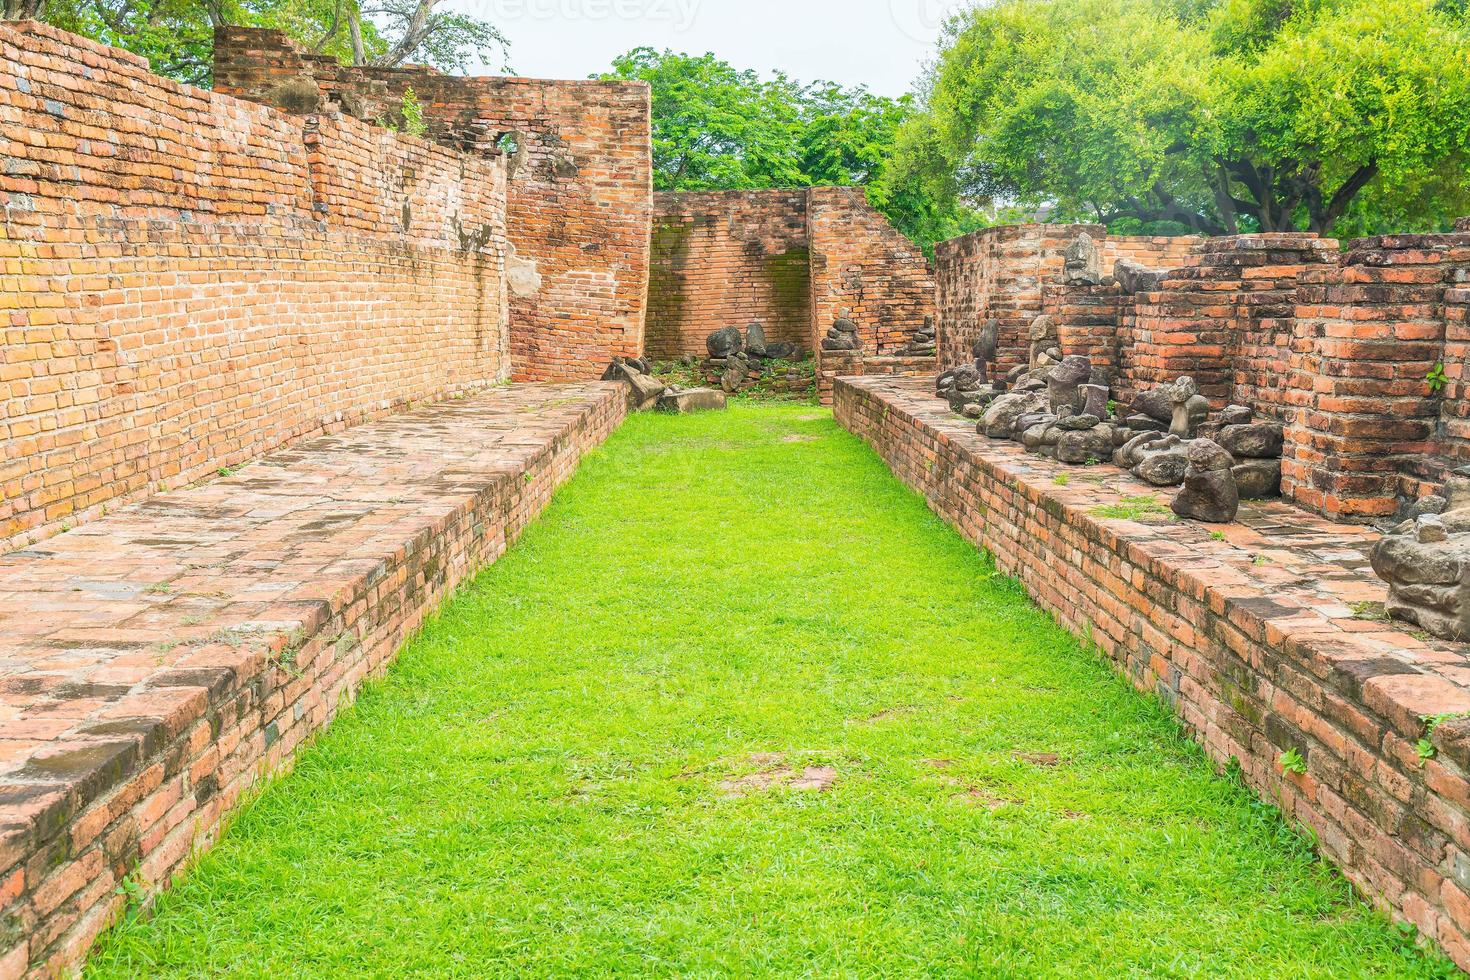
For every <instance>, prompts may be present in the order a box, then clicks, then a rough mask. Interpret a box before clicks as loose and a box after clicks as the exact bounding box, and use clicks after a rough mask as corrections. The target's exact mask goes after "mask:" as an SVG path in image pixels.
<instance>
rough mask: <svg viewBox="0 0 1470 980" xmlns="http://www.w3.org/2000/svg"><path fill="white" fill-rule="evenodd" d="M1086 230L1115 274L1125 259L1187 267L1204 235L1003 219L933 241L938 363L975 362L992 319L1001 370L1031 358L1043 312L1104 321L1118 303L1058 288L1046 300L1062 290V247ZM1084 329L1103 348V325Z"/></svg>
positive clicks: (1092, 344)
mask: <svg viewBox="0 0 1470 980" xmlns="http://www.w3.org/2000/svg"><path fill="white" fill-rule="evenodd" d="M1082 232H1087V233H1088V234H1089V235H1091V236H1092V237H1093V239H1094V240H1095V241H1096V242H1097V244H1098V247H1099V249H1100V251H1101V252H1102V271H1103V273H1104V274H1105V275H1106V274H1111V273H1112V270H1113V265H1114V263H1115V262H1117V260H1118V259H1121V258H1130V259H1133V260H1134V261H1136V262H1140V263H1142V264H1143V265H1146V266H1148V267H1150V268H1159V269H1168V268H1175V267H1177V266H1182V265H1183V264H1185V262H1186V260H1187V258H1188V256H1189V254H1190V252H1191V250H1192V249H1193V248H1194V246H1195V245H1196V244H1198V243H1199V241H1200V240H1199V239H1198V238H1193V237H1185V238H1161V237H1126V236H1119V237H1115V238H1108V237H1107V229H1105V228H1104V227H1103V226H1102V225H1050V224H1029V225H1000V226H997V227H994V228H986V229H983V230H981V231H977V232H974V233H973V234H970V235H965V236H964V237H962V238H956V239H952V240H950V241H947V242H940V243H939V244H938V245H937V246H936V247H935V250H936V259H937V263H936V278H937V281H938V300H937V303H938V310H939V363H940V365H941V366H942V367H945V368H950V367H954V366H955V365H956V364H961V363H964V362H966V361H969V360H970V359H971V347H973V346H974V343H975V341H976V340H977V339H978V338H979V335H980V327H981V325H982V324H983V323H984V322H985V321H986V320H990V319H995V320H998V321H999V322H1000V351H999V357H998V361H999V363H1000V365H1001V370H1002V372H1004V371H1007V370H1009V369H1010V368H1012V367H1015V366H1016V365H1018V364H1024V363H1026V359H1027V356H1028V353H1029V345H1028V343H1027V340H1026V334H1027V330H1028V328H1029V327H1030V326H1031V321H1032V320H1034V319H1036V317H1038V316H1040V315H1041V314H1042V313H1043V312H1050V313H1063V314H1064V315H1070V314H1071V313H1074V312H1075V314H1076V315H1077V316H1079V317H1081V318H1082V319H1081V320H1079V322H1078V324H1077V326H1085V327H1094V328H1095V327H1106V326H1107V324H1108V322H1109V315H1108V310H1109V308H1110V307H1112V306H1114V305H1115V304H1114V302H1113V301H1110V300H1105V299H1092V300H1082V299H1080V297H1072V296H1069V297H1066V298H1064V297H1063V296H1062V294H1061V293H1060V292H1056V293H1051V294H1050V298H1048V297H1049V294H1048V290H1049V289H1050V287H1053V286H1055V287H1056V288H1057V289H1058V290H1060V288H1061V277H1062V257H1063V253H1064V252H1065V251H1066V249H1067V246H1068V245H1070V244H1072V242H1073V241H1074V240H1075V239H1076V238H1077V236H1078V235H1079V234H1081V233H1082ZM1098 295H1099V296H1101V295H1105V294H1098ZM1066 303H1072V304H1073V305H1076V306H1078V307H1079V308H1078V309H1076V310H1069V311H1064V310H1062V309H1061V306H1062V305H1064V304H1066ZM1049 304H1051V305H1055V307H1056V308H1055V309H1053V308H1051V306H1050V305H1049ZM1119 315H1121V312H1120V314H1119ZM1098 317H1101V318H1102V319H1101V320H1099V319H1098ZM1102 333H1105V331H1103V332H1102ZM1082 335H1084V336H1086V337H1087V338H1089V339H1088V340H1086V342H1085V345H1086V346H1087V347H1089V349H1094V350H1096V351H1098V352H1099V353H1102V352H1103V350H1104V348H1105V347H1106V346H1107V345H1106V343H1105V341H1104V340H1103V339H1102V336H1101V333H1100V332H1099V331H1097V330H1086V331H1083V332H1082Z"/></svg>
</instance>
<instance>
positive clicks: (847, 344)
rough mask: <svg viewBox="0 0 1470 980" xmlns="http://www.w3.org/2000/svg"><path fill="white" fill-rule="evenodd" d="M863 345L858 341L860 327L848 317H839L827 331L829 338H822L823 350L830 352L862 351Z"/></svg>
mask: <svg viewBox="0 0 1470 980" xmlns="http://www.w3.org/2000/svg"><path fill="white" fill-rule="evenodd" d="M861 349H862V344H861V343H859V341H858V325H857V324H856V323H853V322H852V321H851V320H849V319H848V318H847V317H845V316H844V317H838V318H837V320H836V321H835V322H833V324H832V326H831V327H829V328H828V330H827V336H825V337H823V338H822V350H828V351H855V350H861Z"/></svg>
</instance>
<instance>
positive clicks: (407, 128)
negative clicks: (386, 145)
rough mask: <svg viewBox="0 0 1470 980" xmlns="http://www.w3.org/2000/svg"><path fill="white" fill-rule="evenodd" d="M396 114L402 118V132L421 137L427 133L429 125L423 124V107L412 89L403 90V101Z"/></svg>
mask: <svg viewBox="0 0 1470 980" xmlns="http://www.w3.org/2000/svg"><path fill="white" fill-rule="evenodd" d="M398 114H399V115H400V116H402V117H403V131H404V132H405V133H407V134H408V135H410V136H423V135H424V134H425V133H427V132H428V131H429V124H428V123H426V122H424V106H423V103H421V102H420V101H419V97H418V96H417V95H415V94H414V91H413V89H412V88H408V89H405V90H404V92H403V99H402V101H401V103H400V104H399V106H398Z"/></svg>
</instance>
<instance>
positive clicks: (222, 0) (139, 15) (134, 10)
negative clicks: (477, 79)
mask: <svg viewBox="0 0 1470 980" xmlns="http://www.w3.org/2000/svg"><path fill="white" fill-rule="evenodd" d="M442 2H443V0H365V2H359V0H3V3H4V5H5V6H4V14H5V17H6V19H20V18H23V17H31V18H37V17H39V18H41V19H43V20H45V21H47V22H48V23H51V24H54V25H55V26H57V27H60V28H63V29H65V30H68V31H72V32H73V33H76V34H81V35H83V36H86V37H90V38H93V39H95V40H98V41H102V42H103V43H105V44H110V45H113V46H115V47H120V48H126V49H127V50H129V51H132V52H135V53H136V54H140V55H142V56H144V57H145V58H147V59H148V60H149V61H150V62H151V63H152V66H153V70H154V71H156V72H158V73H159V74H162V75H168V76H170V77H172V78H177V79H179V80H180V81H185V82H190V83H192V84H196V85H208V84H209V82H210V76H211V72H212V68H213V63H214V29H215V28H216V27H220V26H225V25H244V26H250V27H274V28H278V29H280V30H282V31H284V32H285V33H286V34H287V36H289V37H291V38H292V39H294V40H296V41H297V42H299V43H301V44H302V45H304V46H305V47H307V48H308V49H310V50H312V51H314V52H316V53H318V54H326V55H330V56H332V57H334V58H336V59H337V60H339V61H341V62H342V63H344V64H355V65H373V66H378V67H390V68H391V67H396V66H398V65H402V64H406V63H408V62H421V63H427V64H431V65H434V66H435V67H438V68H442V69H445V70H448V71H463V70H465V69H466V68H467V67H469V65H470V64H471V63H472V62H473V61H475V60H477V59H479V58H486V57H492V56H495V54H496V53H497V52H498V54H499V56H500V57H501V58H502V59H503V57H504V55H505V52H506V49H507V47H508V44H507V42H506V39H505V37H504V36H503V35H502V34H501V33H500V32H499V31H498V30H497V29H496V28H495V27H494V26H493V25H492V24H488V23H486V22H485V21H482V20H478V19H476V18H474V17H470V16H468V15H466V14H460V13H454V12H447V11H442V10H439V9H438V7H439V5H440V4H441V3H442Z"/></svg>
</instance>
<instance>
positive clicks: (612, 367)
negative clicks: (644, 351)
mask: <svg viewBox="0 0 1470 980" xmlns="http://www.w3.org/2000/svg"><path fill="white" fill-rule="evenodd" d="M647 368H648V362H647V361H645V360H643V359H642V358H640V357H630V358H622V357H615V358H613V360H612V363H611V364H609V365H608V366H607V370H606V371H604V372H603V373H602V380H604V381H622V382H623V383H625V384H626V385H627V386H628V404H629V406H630V407H631V408H632V409H633V410H634V411H639V412H641V411H643V410H645V409H649V408H653V407H654V406H655V405H657V404H658V400H659V397H660V396H662V395H663V393H664V392H666V391H668V385H666V384H664V383H663V382H662V381H660V380H658V379H657V378H655V377H654V376H653V375H651V374H649V373H648V371H647Z"/></svg>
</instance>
